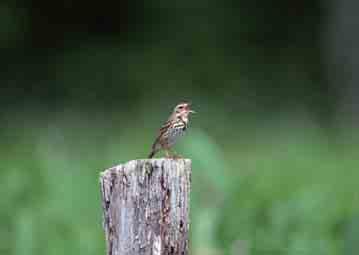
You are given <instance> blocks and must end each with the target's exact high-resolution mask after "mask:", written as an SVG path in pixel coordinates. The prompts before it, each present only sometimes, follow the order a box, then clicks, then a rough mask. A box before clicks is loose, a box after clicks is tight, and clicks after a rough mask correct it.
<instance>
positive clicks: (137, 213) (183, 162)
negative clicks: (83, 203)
mask: <svg viewBox="0 0 359 255" xmlns="http://www.w3.org/2000/svg"><path fill="white" fill-rule="evenodd" d="M190 183H191V161H190V160H189V159H178V160H173V159H144V160H133V161H130V162H128V163H126V164H123V165H118V166H116V167H113V168H110V169H108V170H106V171H104V172H103V173H101V177H100V184H101V193H102V207H103V221H104V222H103V225H104V229H105V234H106V243H107V255H134V254H136V255H137V254H142V255H150V254H151V255H163V254H179V255H187V254H188V230H189V195H190Z"/></svg>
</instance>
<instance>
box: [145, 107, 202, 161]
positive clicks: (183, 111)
mask: <svg viewBox="0 0 359 255" xmlns="http://www.w3.org/2000/svg"><path fill="white" fill-rule="evenodd" d="M192 113H195V111H193V110H191V104H190V103H187V102H184V103H180V104H178V105H177V106H176V107H175V108H174V109H173V112H172V114H171V115H170V117H169V118H168V120H167V121H166V122H165V124H164V125H163V126H162V127H161V128H160V130H159V134H158V136H157V138H156V140H155V142H154V143H153V145H152V150H151V153H150V155H149V156H148V157H149V158H152V157H153V156H154V155H155V154H156V153H157V152H158V151H160V150H161V149H162V150H164V151H165V153H166V157H173V158H177V157H178V155H175V154H174V153H173V152H172V151H171V148H172V146H173V145H174V144H175V143H176V142H177V140H178V138H179V137H181V136H183V135H184V134H185V133H186V131H187V128H188V122H189V116H190V115H191V114H192ZM170 152H171V153H170ZM170 154H172V156H171V155H170Z"/></svg>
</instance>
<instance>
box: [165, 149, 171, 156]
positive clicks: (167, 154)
mask: <svg viewBox="0 0 359 255" xmlns="http://www.w3.org/2000/svg"><path fill="white" fill-rule="evenodd" d="M169 151H170V150H169V149H165V155H166V158H171V155H170V153H169Z"/></svg>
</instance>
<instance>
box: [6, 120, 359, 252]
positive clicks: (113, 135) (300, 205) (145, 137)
mask: <svg viewBox="0 0 359 255" xmlns="http://www.w3.org/2000/svg"><path fill="white" fill-rule="evenodd" d="M64 116H66V117H64ZM94 118H95V120H96V121H94V120H93V119H94ZM145 118H146V117H143V118H142V119H141V118H139V119H135V120H133V119H129V118H125V117H123V116H122V117H121V118H120V117H114V116H113V118H111V119H110V120H108V121H106V120H104V119H103V118H102V117H101V116H100V115H94V116H88V117H85V118H84V117H83V116H79V115H66V114H65V115H60V116H56V117H55V118H52V119H49V118H46V116H45V117H39V118H36V117H33V118H31V120H30V118H29V119H27V120H26V121H25V120H24V119H22V118H18V119H17V121H9V122H7V127H6V128H4V129H3V130H2V132H1V139H2V143H1V145H0V152H1V156H0V157H1V166H0V180H1V185H0V194H2V198H1V199H0V216H1V222H0V223H1V228H0V240H1V241H0V253H1V254H14V255H20V254H21V255H22V254H29V255H31V254H37V255H38V254H47V255H51V254H89V255H91V254H104V250H105V244H104V234H103V231H102V227H101V224H102V222H101V221H102V215H101V206H100V205H101V204H100V193H99V185H98V174H99V172H100V171H101V170H103V169H105V168H107V167H110V166H112V165H115V164H117V163H120V162H125V161H127V160H130V159H134V158H143V157H144V156H145V155H147V153H148V148H149V146H150V144H151V142H152V140H151V139H152V138H153V136H154V134H153V133H154V132H153V130H155V127H153V129H152V130H149V129H150V128H152V127H150V128H149V129H148V130H146V131H145V132H143V129H141V127H142V126H143V121H144V120H145ZM148 118H149V117H148ZM154 118H156V117H154ZM39 120H40V121H39ZM95 123H101V124H95ZM134 126H136V127H138V128H133V127H134ZM199 127H201V125H200V124H197V125H196V127H193V128H192V127H191V132H190V133H189V134H188V136H187V138H186V139H183V141H181V142H180V144H179V145H178V146H177V151H179V152H182V154H185V155H186V156H190V157H191V158H192V161H193V178H192V182H193V183H192V194H191V203H192V204H191V249H192V254H230V253H231V252H232V253H233V252H234V253H238V252H239V251H240V250H241V249H247V248H248V249H249V250H250V251H251V253H250V254H293V255H294V254H295V255H297V254H338V255H339V254H344V252H347V253H348V254H353V253H349V252H351V251H354V250H357V244H356V243H358V242H357V238H356V236H357V235H356V234H355V233H357V231H358V224H356V223H355V222H357V219H358V205H359V201H358V200H359V191H358V188H357V186H358V185H357V183H358V180H359V173H358V171H357V166H358V159H357V156H356V152H357V151H358V148H359V146H358V145H357V144H355V143H352V144H344V143H342V144H340V145H339V144H338V143H336V142H335V141H334V139H331V138H328V137H327V136H326V135H324V133H323V132H322V131H321V130H320V129H317V128H313V127H309V126H308V127H304V128H303V127H300V128H287V127H282V128H280V127H278V126H276V125H274V126H272V127H266V128H261V127H260V126H259V125H258V126H254V127H252V128H251V129H248V130H241V129H240V128H239V127H237V126H236V123H233V126H231V127H230V128H233V129H235V130H236V135H234V134H233V132H231V131H233V130H221V129H217V131H216V132H213V133H212V132H211V130H208V129H206V127H205V126H204V127H203V126H202V128H199ZM227 133H228V134H232V135H231V136H229V135H228V137H227V139H226V135H224V134H227ZM223 137H224V138H223Z"/></svg>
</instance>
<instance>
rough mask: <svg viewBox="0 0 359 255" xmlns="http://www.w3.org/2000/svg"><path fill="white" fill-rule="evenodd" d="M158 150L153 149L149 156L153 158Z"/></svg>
mask: <svg viewBox="0 0 359 255" xmlns="http://www.w3.org/2000/svg"><path fill="white" fill-rule="evenodd" d="M155 153H156V151H155V150H152V151H151V153H150V155H148V158H153V156H154V155H155Z"/></svg>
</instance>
